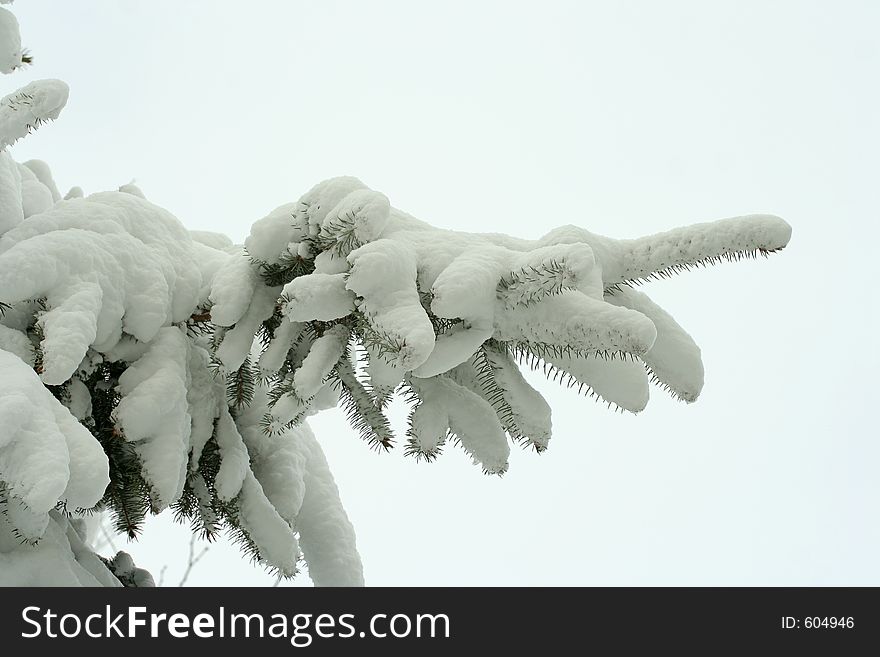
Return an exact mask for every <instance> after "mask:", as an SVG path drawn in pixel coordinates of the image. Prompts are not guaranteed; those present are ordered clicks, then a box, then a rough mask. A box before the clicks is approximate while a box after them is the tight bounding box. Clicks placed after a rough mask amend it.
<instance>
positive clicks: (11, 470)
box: [0, 350, 110, 514]
mask: <svg viewBox="0 0 880 657" xmlns="http://www.w3.org/2000/svg"><path fill="white" fill-rule="evenodd" d="M0 372H3V376H0V426H2V427H3V432H2V433H0V481H2V482H3V483H4V485H5V487H6V489H7V491H8V493H9V494H10V495H11V496H14V497H15V498H17V499H19V500H21V502H22V503H23V504H24V505H25V506H26V507H27V508H28V509H29V510H31V511H32V512H34V513H36V514H44V513H47V512H48V511H49V509H51V508H53V507H54V506H55V505H56V504H57V503H58V502H59V501H65V502H66V503H67V505H68V506H69V507H70V508H71V509H76V508H89V507H92V506H94V505H95V504H96V503H97V502H98V500H100V499H101V497H102V496H103V494H104V489H105V488H106V487H107V484H108V483H109V481H110V479H109V466H108V463H107V457H106V455H105V454H104V450H103V449H102V448H101V445H100V444H99V443H98V441H97V440H95V438H94V437H93V436H92V434H91V433H89V431H88V430H87V429H86V428H85V427H84V426H83V425H82V424H80V423H79V422H78V421H77V420H76V418H75V417H74V416H73V415H71V413H70V411H69V410H68V409H67V408H65V407H64V406H63V405H62V404H61V403H60V402H59V401H58V400H56V399H55V398H54V397H53V396H52V394H51V393H50V392H49V391H48V390H47V389H46V388H45V387H44V386H43V384H42V383H41V382H40V379H39V378H38V377H37V375H36V374H35V373H34V371H33V370H32V369H31V368H30V367H29V366H28V365H26V364H25V363H24V362H23V361H21V360H20V359H19V358H18V357H17V356H15V355H13V354H11V353H9V352H7V351H3V350H0Z"/></svg>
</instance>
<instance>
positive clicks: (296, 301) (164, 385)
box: [0, 8, 790, 586]
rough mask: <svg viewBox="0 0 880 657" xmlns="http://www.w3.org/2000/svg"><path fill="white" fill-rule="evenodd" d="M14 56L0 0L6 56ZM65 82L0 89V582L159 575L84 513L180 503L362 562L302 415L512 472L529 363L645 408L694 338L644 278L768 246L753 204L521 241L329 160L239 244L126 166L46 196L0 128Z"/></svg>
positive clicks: (354, 577) (16, 48)
mask: <svg viewBox="0 0 880 657" xmlns="http://www.w3.org/2000/svg"><path fill="white" fill-rule="evenodd" d="M27 61H28V57H27V55H26V54H25V53H24V51H23V50H22V48H21V41H20V37H19V30H18V24H17V22H16V20H15V18H14V16H13V15H12V14H11V13H10V12H9V11H7V10H6V9H4V8H0V69H2V70H3V72H4V73H9V72H12V71H14V70H15V69H17V68H19V67H20V66H21V65H22V64H23V63H26V62H27ZM66 100H67V87H66V85H65V84H64V83H63V82H60V81H57V80H41V81H38V82H33V83H31V84H29V85H27V86H26V87H24V88H22V89H19V90H18V91H15V92H13V93H11V94H9V95H7V96H5V97H4V98H3V100H2V101H0V148H2V151H0V303H2V306H0V309H2V319H0V583H2V584H44V585H45V584H85V585H98V584H101V585H112V586H118V585H120V584H122V585H126V586H144V585H150V584H151V583H152V579H151V577H150V576H149V574H148V573H146V572H145V571H142V570H139V569H137V568H136V567H135V566H134V564H133V563H132V561H131V559H130V558H129V557H128V555H127V554H125V553H124V552H121V553H119V554H118V555H116V557H115V558H113V559H105V558H102V557H99V556H98V555H96V554H95V552H94V551H93V550H92V549H91V547H90V545H89V542H88V540H87V536H86V533H87V532H86V531H85V529H84V528H85V523H84V522H83V520H82V517H84V516H87V515H88V514H93V513H95V512H98V511H102V512H104V513H107V514H109V515H110V516H111V517H112V519H113V521H114V523H115V527H116V529H117V530H118V531H120V532H122V533H125V534H127V535H128V536H130V537H134V536H136V535H137V533H138V531H139V529H140V527H141V524H142V522H143V520H144V518H145V516H146V515H147V514H148V513H159V512H162V511H165V510H170V512H171V513H174V514H175V515H176V517H177V518H179V519H180V520H182V521H186V522H189V523H191V525H192V528H193V531H194V532H198V533H200V534H202V535H204V536H206V537H208V538H213V537H215V536H217V535H218V534H219V533H221V532H224V531H225V532H228V533H230V534H231V535H232V537H233V538H234V539H236V540H237V541H239V542H240V544H241V546H242V548H243V549H244V551H245V552H246V553H247V554H248V555H250V556H251V557H253V558H254V559H257V560H259V561H260V562H261V563H263V564H265V565H266V566H268V567H270V568H273V569H275V570H277V571H278V572H279V573H280V574H282V575H284V576H292V575H294V574H295V573H296V572H297V570H298V568H299V567H300V565H301V564H302V563H303V562H304V563H305V565H306V566H307V568H308V572H309V575H310V577H311V578H312V580H313V581H314V582H315V583H316V584H324V585H358V584H362V583H363V574H362V568H361V562H360V559H359V557H358V554H357V551H356V549H355V539H354V532H353V530H352V527H351V525H350V523H349V521H348V519H347V517H346V515H345V512H344V511H343V509H342V506H341V504H340V501H339V496H338V493H337V489H336V486H335V484H334V483H333V478H332V476H331V474H330V471H329V469H328V467H327V462H326V460H325V458H324V455H323V453H322V451H321V448H320V445H319V443H318V441H317V440H316V439H315V437H314V436H313V434H312V432H311V431H310V429H309V426H308V423H307V420H306V418H307V417H308V416H309V415H310V414H312V413H315V412H316V411H319V410H321V409H325V408H329V407H333V406H337V405H341V407H342V408H343V409H344V410H345V412H346V413H347V415H348V418H349V419H350V421H351V424H352V425H353V427H354V428H355V429H356V431H357V433H359V434H360V436H361V438H363V439H364V440H366V441H368V442H369V443H370V444H371V445H373V446H374V447H376V448H377V449H380V450H387V449H391V448H392V447H393V446H395V445H396V444H397V442H398V440H397V439H396V438H395V436H394V435H393V432H392V429H391V426H390V425H389V422H388V420H387V419H386V417H385V415H384V413H383V409H384V408H385V406H386V404H387V403H388V401H389V399H390V398H391V397H392V395H395V394H400V395H404V396H405V397H406V399H407V400H408V402H409V403H410V405H411V409H412V410H411V412H410V415H409V426H408V428H407V430H406V436H405V438H403V439H402V442H403V446H402V447H403V452H404V453H405V454H407V455H410V456H413V457H415V458H416V459H424V460H426V461H431V460H433V459H434V458H436V457H437V456H439V455H440V453H441V451H442V450H443V449H444V447H445V446H446V445H447V444H449V443H452V444H455V445H457V446H459V447H461V448H462V449H464V450H465V451H466V452H467V453H468V454H469V455H470V456H471V457H472V458H473V461H474V462H475V463H476V464H477V465H479V466H480V467H481V468H482V470H483V471H484V472H486V473H490V474H501V473H503V472H505V470H506V469H507V461H508V455H509V452H510V448H511V443H512V442H515V443H519V444H522V445H525V446H531V447H533V448H534V449H535V450H536V451H538V452H540V451H542V450H544V449H546V448H547V446H548V441H549V439H550V408H549V406H548V404H547V402H546V401H545V400H544V399H543V398H542V397H541V395H540V394H539V393H538V392H537V391H536V390H535V389H534V388H532V387H531V386H530V385H529V384H528V383H527V382H526V380H525V379H524V378H523V375H522V374H521V371H520V368H521V367H522V366H525V367H530V368H539V369H541V370H543V371H544V373H546V374H547V376H549V377H552V378H554V379H559V380H561V381H562V382H564V383H566V384H568V385H573V386H577V387H578V388H579V389H580V390H582V391H583V392H584V393H585V394H587V395H589V396H591V397H595V398H597V399H600V400H602V401H604V402H606V403H607V404H608V405H609V406H611V407H613V408H615V409H623V410H626V411H631V412H633V413H637V412H638V411H640V410H642V409H643V408H644V407H645V405H646V404H647V402H648V391H649V387H650V383H651V382H654V383H656V384H658V385H659V386H660V387H662V388H663V389H665V390H666V391H667V392H669V393H670V394H671V395H673V396H674V397H676V398H678V399H681V400H684V401H686V402H692V401H694V400H696V398H697V396H698V395H699V393H700V390H701V387H702V385H703V368H702V364H701V361H700V351H699V349H698V347H697V346H696V345H695V344H694V342H693V340H692V339H691V338H690V336H689V335H688V334H687V333H686V332H685V331H684V330H683V329H682V328H681V327H680V326H679V325H678V324H677V323H676V322H675V320H674V319H672V317H671V316H670V315H669V314H668V313H667V312H666V311H665V310H663V309H662V308H660V307H659V306H657V305H656V304H654V303H653V302H652V301H651V300H650V299H649V298H648V297H647V296H646V295H645V294H643V293H642V292H640V291H638V290H637V289H636V286H637V284H639V283H641V282H642V281H646V280H649V279H652V278H657V277H665V276H668V275H670V274H672V273H675V272H679V271H682V270H686V269H689V268H691V267H693V266H696V265H704V264H708V263H714V262H718V261H721V260H738V259H740V258H744V257H754V256H755V255H757V254H761V255H767V254H768V253H771V252H774V251H777V250H779V249H781V248H783V247H784V246H785V245H786V243H787V242H788V239H789V236H790V228H789V226H788V225H787V224H786V223H785V222H784V221H782V220H781V219H779V218H777V217H773V216H764V215H761V216H748V217H738V218H734V219H725V220H721V221H716V222H713V223H707V224H698V225H694V226H690V227H686V228H679V229H675V230H671V231H669V232H665V233H659V234H657V235H652V236H649V237H643V238H639V239H628V240H616V239H611V238H607V237H603V236H600V235H595V234H593V233H590V232H588V231H586V230H584V229H582V228H578V227H575V226H564V227H561V228H558V229H556V230H553V231H551V232H550V233H548V234H547V235H545V236H544V237H543V238H541V239H539V240H535V241H529V240H522V239H517V238H515V237H509V236H506V235H499V234H471V233H458V232H452V231H447V230H443V229H439V228H435V227H433V226H430V225H428V224H426V223H423V222H421V221H419V220H418V219H415V218H414V217H411V216H409V215H408V214H406V213H404V212H402V211H400V210H397V209H396V208H394V207H392V205H391V203H390V201H389V199H388V198H387V197H386V196H384V195H383V194H382V193H380V192H378V191H374V190H372V189H370V188H369V187H367V186H366V185H365V184H363V183H362V182H361V181H359V180H357V179H356V178H334V179H332V180H327V181H324V182H322V183H319V184H318V185H316V186H315V187H313V188H312V189H311V190H310V191H308V192H307V193H306V194H305V195H303V196H302V197H301V198H300V199H299V200H297V201H295V202H292V203H289V204H286V205H283V206H281V207H279V208H277V209H275V210H273V211H272V212H271V213H269V214H268V215H267V216H266V217H264V218H263V219H260V220H259V221H257V222H256V223H255V224H254V225H253V227H252V229H251V232H250V236H249V237H248V238H247V240H246V241H245V244H244V245H235V244H233V243H232V242H231V241H230V240H229V239H228V238H226V237H224V236H222V235H218V234H214V233H205V232H196V231H187V230H186V229H184V228H183V226H182V225H181V224H180V222H179V221H178V220H177V219H176V218H175V217H173V216H172V215H171V214H170V213H169V212H167V211H165V210H163V209H162V208H159V207H157V206H155V205H153V204H152V203H150V202H149V201H147V200H146V199H144V198H143V195H142V194H141V193H140V191H139V190H138V189H137V188H136V187H134V186H132V185H127V186H124V187H122V188H120V190H119V191H111V192H101V193H97V194H92V195H90V196H87V197H83V193H82V191H81V190H79V188H73V189H72V190H71V191H70V192H68V193H67V195H66V196H64V197H63V198H62V196H61V195H60V193H59V191H58V189H57V187H56V185H55V182H54V181H53V178H52V174H51V173H50V170H49V167H48V166H47V165H46V164H45V163H43V162H41V161H36V160H31V161H29V162H24V163H19V162H16V161H15V160H14V159H13V158H12V157H11V155H10V154H9V152H8V147H9V146H11V145H12V144H13V143H14V142H15V141H16V140H18V139H19V138H21V137H23V136H25V135H26V134H27V133H29V132H30V131H31V130H33V129H35V128H36V127H38V126H39V125H40V124H41V123H43V122H44V121H47V120H50V119H55V118H57V117H58V115H59V112H60V111H61V109H62V108H63V106H64V104H65V102H66Z"/></svg>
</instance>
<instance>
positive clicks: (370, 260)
mask: <svg viewBox="0 0 880 657" xmlns="http://www.w3.org/2000/svg"><path fill="white" fill-rule="evenodd" d="M348 261H349V262H350V263H351V273H350V274H349V278H348V284H347V287H348V289H349V290H351V291H352V292H354V293H355V294H356V295H357V296H358V310H360V311H361V312H362V313H363V314H364V316H365V317H366V318H367V321H368V322H369V323H370V326H371V327H372V329H373V330H374V331H375V332H376V333H377V334H378V335H379V336H380V337H381V340H382V341H383V342H387V343H388V344H389V345H390V346H392V347H393V351H395V352H396V363H395V364H396V365H397V366H399V367H401V368H403V369H405V370H413V369H415V368H417V367H418V366H419V365H421V364H422V363H424V362H425V360H426V359H427V358H428V357H429V356H430V355H431V350H432V349H433V348H434V327H433V326H432V325H431V321H430V320H429V319H428V316H427V315H426V314H425V310H424V308H423V307H422V304H421V301H420V300H419V292H418V287H417V284H416V274H417V262H416V258H415V253H413V251H412V250H411V249H409V248H408V247H407V245H405V244H399V243H396V242H393V241H390V240H379V241H376V242H371V243H369V244H365V245H364V246H362V247H360V248H359V249H357V250H356V251H353V252H352V253H351V254H350V255H349V256H348Z"/></svg>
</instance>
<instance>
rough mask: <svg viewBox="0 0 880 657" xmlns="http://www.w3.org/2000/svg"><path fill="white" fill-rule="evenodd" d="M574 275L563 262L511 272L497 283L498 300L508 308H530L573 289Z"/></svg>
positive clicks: (544, 263) (555, 261) (550, 261)
mask: <svg viewBox="0 0 880 657" xmlns="http://www.w3.org/2000/svg"><path fill="white" fill-rule="evenodd" d="M574 285H575V275H574V273H573V272H572V271H571V270H570V269H569V268H568V267H566V266H565V263H564V262H559V261H558V260H549V261H547V262H543V263H541V264H540V265H537V266H534V265H530V266H528V267H523V268H522V269H519V270H517V271H512V272H510V273H509V274H507V275H506V276H504V277H502V279H501V281H500V282H499V283H498V288H497V294H498V298H499V299H501V300H503V301H504V303H505V305H506V306H507V307H508V308H512V307H514V306H531V305H533V304H535V303H537V302H539V301H541V299H544V298H546V297H548V296H551V295H554V294H559V293H560V292H562V291H563V290H570V289H573V288H574Z"/></svg>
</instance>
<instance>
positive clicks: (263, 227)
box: [244, 203, 308, 263]
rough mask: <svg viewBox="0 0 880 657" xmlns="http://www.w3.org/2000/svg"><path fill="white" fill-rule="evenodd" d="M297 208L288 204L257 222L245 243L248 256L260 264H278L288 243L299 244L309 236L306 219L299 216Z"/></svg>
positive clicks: (294, 204) (292, 204)
mask: <svg viewBox="0 0 880 657" xmlns="http://www.w3.org/2000/svg"><path fill="white" fill-rule="evenodd" d="M296 208H297V204H296V203H287V204H285V205H282V206H280V207H277V208H275V209H274V210H273V211H272V212H270V213H269V214H268V215H266V216H265V217H263V218H262V219H260V220H259V221H256V222H255V223H254V225H253V226H252V227H251V234H250V236H249V237H248V238H247V240H245V243H244V245H245V248H246V249H247V252H248V255H250V256H251V257H252V258H255V259H256V260H259V261H260V262H265V263H277V262H278V261H279V259H280V257H281V254H282V253H283V252H284V247H286V246H287V244H288V243H291V242H292V243H295V244H296V243H299V242H300V241H301V240H302V238H303V237H305V236H306V235H308V225H307V224H306V223H305V218H304V217H301V216H299V215H297V213H296Z"/></svg>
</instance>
